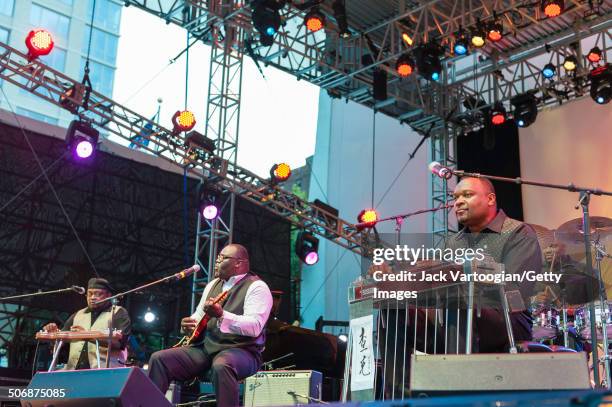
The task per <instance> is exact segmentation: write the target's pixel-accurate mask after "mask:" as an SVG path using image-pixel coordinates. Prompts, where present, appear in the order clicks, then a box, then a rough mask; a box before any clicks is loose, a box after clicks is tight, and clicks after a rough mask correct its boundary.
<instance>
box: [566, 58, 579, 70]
mask: <svg viewBox="0 0 612 407" xmlns="http://www.w3.org/2000/svg"><path fill="white" fill-rule="evenodd" d="M577 67H578V60H577V59H576V57H575V56H573V55H569V56H567V57H566V58H565V61H563V69H565V70H566V71H567V72H572V71H575V70H576V68H577Z"/></svg>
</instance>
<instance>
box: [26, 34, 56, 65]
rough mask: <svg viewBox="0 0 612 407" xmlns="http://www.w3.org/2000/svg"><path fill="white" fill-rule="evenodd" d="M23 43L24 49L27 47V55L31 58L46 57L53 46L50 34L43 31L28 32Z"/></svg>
mask: <svg viewBox="0 0 612 407" xmlns="http://www.w3.org/2000/svg"><path fill="white" fill-rule="evenodd" d="M25 43H26V47H28V51H29V52H28V55H29V56H30V57H31V58H37V57H40V56H43V55H48V54H49V53H50V52H51V50H52V49H53V45H55V44H54V42H53V37H52V36H51V34H49V32H48V31H46V30H43V29H36V30H32V31H30V32H29V33H28V36H27V37H26V39H25Z"/></svg>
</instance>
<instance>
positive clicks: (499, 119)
mask: <svg viewBox="0 0 612 407" xmlns="http://www.w3.org/2000/svg"><path fill="white" fill-rule="evenodd" d="M505 121H506V115H504V114H502V113H496V114H494V115H493V116H492V117H491V123H493V124H494V125H496V126H498V125H500V124H504V122H505Z"/></svg>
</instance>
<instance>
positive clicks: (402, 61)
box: [395, 54, 414, 78]
mask: <svg viewBox="0 0 612 407" xmlns="http://www.w3.org/2000/svg"><path fill="white" fill-rule="evenodd" d="M395 70H396V71H397V74H398V75H399V76H401V77H402V78H405V77H407V76H410V75H411V74H412V73H413V72H414V61H413V60H412V58H411V57H410V55H408V54H404V55H402V56H400V57H399V58H398V59H397V62H396V63H395Z"/></svg>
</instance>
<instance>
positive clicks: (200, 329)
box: [173, 290, 229, 348]
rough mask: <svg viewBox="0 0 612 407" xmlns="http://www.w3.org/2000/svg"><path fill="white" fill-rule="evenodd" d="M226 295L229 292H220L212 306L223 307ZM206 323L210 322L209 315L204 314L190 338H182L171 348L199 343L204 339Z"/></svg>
mask: <svg viewBox="0 0 612 407" xmlns="http://www.w3.org/2000/svg"><path fill="white" fill-rule="evenodd" d="M228 295H229V290H227V291H224V292H222V293H221V294H219V295H218V296H217V297H216V298H214V299H213V304H221V305H223V302H224V301H225V299H226V298H227V296H228ZM208 321H210V315H208V314H204V316H203V317H202V319H200V321H199V322H198V325H197V326H196V327H195V329H194V330H193V333H192V334H191V336H183V337H182V338H181V340H180V341H179V342H178V343H177V344H176V345H174V346H173V348H176V347H178V346H189V345H191V344H193V343H196V342H199V341H200V340H201V339H202V338H204V334H205V332H206V326H207V325H208Z"/></svg>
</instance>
